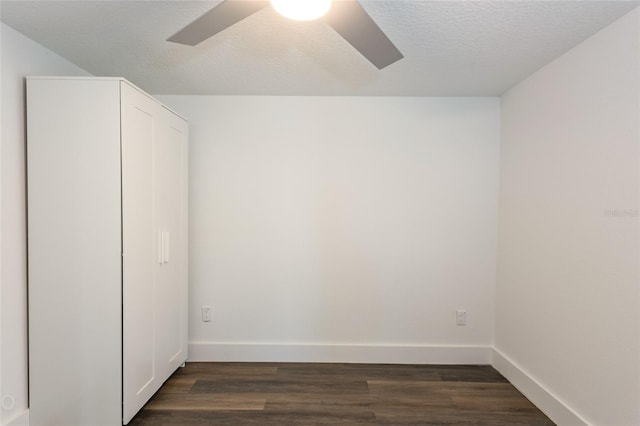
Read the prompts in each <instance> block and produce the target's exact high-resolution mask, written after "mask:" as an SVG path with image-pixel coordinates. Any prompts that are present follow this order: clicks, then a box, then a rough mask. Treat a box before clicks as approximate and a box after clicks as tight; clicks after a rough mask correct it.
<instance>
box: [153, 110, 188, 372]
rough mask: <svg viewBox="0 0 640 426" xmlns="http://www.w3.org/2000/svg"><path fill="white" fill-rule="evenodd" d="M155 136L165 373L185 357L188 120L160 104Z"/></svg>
mask: <svg viewBox="0 0 640 426" xmlns="http://www.w3.org/2000/svg"><path fill="white" fill-rule="evenodd" d="M161 117H162V119H161V120H160V121H159V125H160V129H159V130H158V138H157V140H156V143H157V145H156V235H157V237H156V238H157V241H158V246H159V251H160V255H159V256H158V259H157V262H156V279H157V282H156V283H157V286H156V303H157V305H156V312H157V315H158V316H157V327H158V330H159V331H160V332H159V333H158V334H157V336H156V337H157V348H158V351H157V353H158V374H159V375H160V376H161V377H164V378H166V377H168V376H169V375H170V374H172V373H173V372H174V371H175V370H176V368H178V366H179V365H180V364H182V363H183V362H184V361H185V359H186V357H187V324H186V320H187V316H186V308H187V277H186V268H187V265H186V260H187V256H186V254H187V253H186V238H187V235H186V231H187V230H186V226H185V224H186V213H187V212H186V201H187V194H186V191H187V186H186V182H187V155H188V147H187V137H188V135H187V123H186V122H185V121H184V120H182V119H181V118H180V117H178V116H176V115H175V114H173V113H171V112H170V111H168V110H165V109H164V108H163V109H162V112H161Z"/></svg>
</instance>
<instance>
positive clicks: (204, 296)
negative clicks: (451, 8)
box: [160, 96, 500, 363]
mask: <svg viewBox="0 0 640 426" xmlns="http://www.w3.org/2000/svg"><path fill="white" fill-rule="evenodd" d="M160 98H161V99H162V100H163V101H164V102H166V103H167V104H168V105H170V106H171V107H173V108H175V109H176V110H177V111H178V112H179V113H182V114H184V115H185V116H186V117H187V118H188V119H189V120H190V121H191V127H190V132H191V141H190V143H191V153H190V168H191V176H190V182H191V184H190V191H191V193H190V200H191V201H190V227H191V234H190V257H191V265H190V285H191V287H190V300H191V305H190V310H191V311H190V329H189V335H190V341H191V342H192V345H191V349H190V350H191V352H190V358H191V359H192V360H196V359H199V360H224V359H229V360H271V359H277V360H305V361H313V360H316V361H378V362H381V361H385V362H487V363H488V362H489V360H490V358H489V356H490V350H489V348H490V347H491V346H492V343H493V312H494V287H495V252H496V232H497V224H496V219H497V188H498V165H499V163H498V141H499V126H500V124H499V102H498V99H497V98H429V99H426V98H373V97H371V98H343V97H333V98H332V97H190V96H184V97H181V96H162V97H160ZM203 305H210V306H212V308H213V320H212V322H210V323H203V322H201V321H200V308H201V306H203ZM457 308H466V309H467V310H468V321H469V324H468V325H467V326H466V327H456V325H455V310H456V309H457ZM425 346H426V347H425ZM429 346H434V347H429Z"/></svg>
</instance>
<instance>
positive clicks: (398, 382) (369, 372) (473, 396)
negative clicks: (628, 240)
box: [129, 363, 554, 426]
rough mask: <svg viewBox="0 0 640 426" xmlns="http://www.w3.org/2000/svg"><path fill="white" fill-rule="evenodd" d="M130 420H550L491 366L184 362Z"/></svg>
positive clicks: (143, 425)
mask: <svg viewBox="0 0 640 426" xmlns="http://www.w3.org/2000/svg"><path fill="white" fill-rule="evenodd" d="M129 424H130V425H131V426H147V425H167V426H168V425H185V426H186V425H189V426H195V425H202V426H204V425H299V424H340V425H347V424H370V425H373V424H384V425H402V424H411V425H492V426H498V425H505V426H506V425H509V426H515V425H553V424H554V423H553V422H551V420H549V419H548V418H547V417H546V416H545V415H544V414H543V413H542V412H541V411H540V410H538V409H537V408H536V407H535V406H534V405H533V404H532V403H531V402H529V401H528V400H527V399H526V398H525V397H524V396H523V395H522V394H521V393H520V392H518V391H517V390H516V389H515V388H514V387H513V386H512V385H511V384H510V383H509V382H508V381H507V380H506V379H505V378H504V377H502V376H501V375H500V374H499V373H498V372H497V371H496V370H495V369H493V368H492V367H490V366H442V365H379V364H375V365H372V364H297V363H188V364H187V366H186V367H185V368H180V369H178V371H176V373H175V374H174V375H173V376H171V378H169V380H168V381H167V382H166V383H165V384H164V386H162V388H161V389H160V390H159V391H158V393H157V394H156V395H155V396H154V397H153V398H152V399H151V400H150V401H149V402H148V403H147V404H146V405H145V406H144V408H143V409H142V410H141V411H140V412H139V413H138V415H137V416H136V417H135V418H134V419H133V420H132V421H131V422H130V423H129Z"/></svg>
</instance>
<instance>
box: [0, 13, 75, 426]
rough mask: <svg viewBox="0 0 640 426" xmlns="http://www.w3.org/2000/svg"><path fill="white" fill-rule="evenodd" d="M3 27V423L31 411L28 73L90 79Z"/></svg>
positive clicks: (0, 212)
mask: <svg viewBox="0 0 640 426" xmlns="http://www.w3.org/2000/svg"><path fill="white" fill-rule="evenodd" d="M0 25H1V30H2V33H1V42H2V50H1V52H0V53H1V62H2V92H1V101H2V145H1V154H0V158H1V161H2V163H1V166H0V170H1V184H2V186H1V191H0V195H1V209H0V216H1V227H0V236H1V242H2V246H1V247H2V253H1V257H0V262H1V265H2V268H1V275H0V279H1V281H0V282H1V287H0V291H1V294H2V298H1V301H2V309H1V313H2V318H1V319H2V334H1V335H0V336H1V339H0V344H1V354H2V356H1V361H2V363H1V370H0V372H1V375H0V377H1V381H0V390H1V394H2V402H3V404H2V409H1V416H0V422H1V423H2V424H3V425H5V424H8V423H10V422H11V421H12V420H13V419H16V418H18V419H19V420H22V418H21V416H23V414H24V412H25V411H26V409H27V385H28V383H27V313H26V312H27V311H26V294H27V293H26V291H27V287H26V235H25V233H26V229H25V226H26V224H25V158H24V149H25V130H24V129H25V121H24V82H23V77H24V76H26V75H87V73H86V72H85V71H84V70H82V69H80V68H78V67H77V66H75V65H73V64H72V63H70V62H68V61H66V60H65V59H63V58H61V57H60V56H58V55H57V54H55V53H53V52H52V51H50V50H48V49H46V48H44V47H42V46H41V45H39V44H36V43H35V42H33V41H32V40H30V39H28V38H26V37H24V36H23V35H22V34H20V33H18V32H16V31H15V30H13V29H12V28H10V27H8V26H6V25H5V24H0Z"/></svg>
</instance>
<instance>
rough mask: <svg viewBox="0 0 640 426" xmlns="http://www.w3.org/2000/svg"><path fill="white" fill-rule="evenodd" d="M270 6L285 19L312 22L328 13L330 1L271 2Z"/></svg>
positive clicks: (290, 0) (285, 0)
mask: <svg viewBox="0 0 640 426" xmlns="http://www.w3.org/2000/svg"><path fill="white" fill-rule="evenodd" d="M271 5H272V6H273V8H274V9H275V10H276V12H278V13H279V14H280V15H282V16H284V17H285V18H289V19H294V20H296V21H312V20H314V19H318V18H321V17H323V16H324V15H325V14H326V13H327V12H328V11H329V9H330V8H331V0H271Z"/></svg>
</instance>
